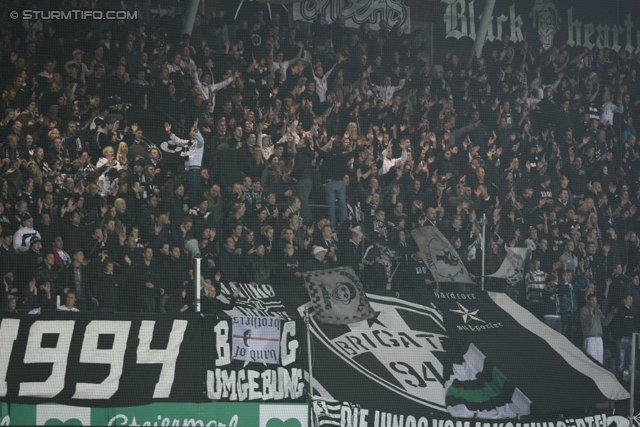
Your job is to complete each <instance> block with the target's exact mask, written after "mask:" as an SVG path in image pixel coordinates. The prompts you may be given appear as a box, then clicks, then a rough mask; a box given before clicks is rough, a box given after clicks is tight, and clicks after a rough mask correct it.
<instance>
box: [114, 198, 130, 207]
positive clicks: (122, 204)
mask: <svg viewBox="0 0 640 427" xmlns="http://www.w3.org/2000/svg"><path fill="white" fill-rule="evenodd" d="M113 207H114V208H116V210H120V208H125V209H126V208H127V202H125V200H124V199H122V198H117V199H116V200H115V202H113Z"/></svg>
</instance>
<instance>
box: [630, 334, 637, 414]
mask: <svg viewBox="0 0 640 427" xmlns="http://www.w3.org/2000/svg"><path fill="white" fill-rule="evenodd" d="M637 344H638V333H637V332H634V333H633V334H631V366H630V370H631V379H630V382H631V384H630V389H629V394H630V396H629V423H630V424H631V425H633V420H634V418H635V416H634V413H633V412H634V408H633V406H634V405H633V403H634V402H633V399H634V397H635V396H634V394H635V393H634V392H635V386H636V345H637Z"/></svg>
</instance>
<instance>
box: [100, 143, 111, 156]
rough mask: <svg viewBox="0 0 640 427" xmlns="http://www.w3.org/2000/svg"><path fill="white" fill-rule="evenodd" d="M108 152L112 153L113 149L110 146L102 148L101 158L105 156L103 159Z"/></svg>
mask: <svg viewBox="0 0 640 427" xmlns="http://www.w3.org/2000/svg"><path fill="white" fill-rule="evenodd" d="M109 150H111V151H113V147H112V146H110V145H108V146H106V147H104V148H103V149H102V155H103V156H105V157H107V153H108V152H109Z"/></svg>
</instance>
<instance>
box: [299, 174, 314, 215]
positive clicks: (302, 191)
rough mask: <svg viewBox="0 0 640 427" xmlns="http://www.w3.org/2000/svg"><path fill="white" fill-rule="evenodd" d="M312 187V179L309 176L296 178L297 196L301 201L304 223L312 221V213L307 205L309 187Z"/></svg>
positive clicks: (309, 192)
mask: <svg viewBox="0 0 640 427" xmlns="http://www.w3.org/2000/svg"><path fill="white" fill-rule="evenodd" d="M312 187H313V180H312V179H311V178H305V179H299V180H298V197H299V198H300V202H302V208H301V209H300V210H301V211H302V212H301V213H302V219H303V221H304V223H305V225H310V224H311V222H312V221H313V219H312V218H313V214H312V213H311V207H310V206H309V196H310V195H311V188H312Z"/></svg>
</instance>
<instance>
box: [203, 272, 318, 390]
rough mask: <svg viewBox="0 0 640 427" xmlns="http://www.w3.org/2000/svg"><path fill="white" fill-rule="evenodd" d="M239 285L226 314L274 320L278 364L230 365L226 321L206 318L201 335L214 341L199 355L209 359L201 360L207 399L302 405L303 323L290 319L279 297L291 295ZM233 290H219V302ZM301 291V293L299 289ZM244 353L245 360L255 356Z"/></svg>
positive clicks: (206, 343) (240, 362)
mask: <svg viewBox="0 0 640 427" xmlns="http://www.w3.org/2000/svg"><path fill="white" fill-rule="evenodd" d="M238 286H239V287H240V288H241V290H242V292H241V293H240V295H239V296H238V299H237V300H236V303H235V308H234V309H233V310H231V311H228V312H227V313H228V314H230V315H232V316H262V317H270V318H275V319H279V320H280V322H279V323H280V326H279V327H280V335H279V337H280V342H279V345H280V348H279V351H280V361H279V363H278V365H277V366H274V365H265V364H263V363H257V362H254V361H253V360H249V361H243V360H234V359H235V356H234V353H232V340H233V337H232V335H234V334H233V333H232V323H231V322H232V321H231V319H227V318H220V319H217V318H212V317H207V318H205V319H204V320H203V330H204V331H211V332H212V333H211V336H213V337H214V339H205V340H203V351H204V354H206V355H210V357H205V358H204V362H205V369H206V388H207V391H206V397H207V399H209V400H216V401H231V402H247V401H300V402H302V401H304V387H305V383H304V381H303V380H304V369H305V368H306V365H307V362H306V360H307V359H306V352H303V351H302V350H303V346H304V345H305V344H306V340H305V339H304V336H305V333H304V329H303V328H304V324H303V323H302V322H301V321H300V320H298V321H294V320H292V319H293V317H298V316H297V314H296V313H295V311H294V310H295V309H294V304H292V303H291V302H287V303H285V301H283V300H282V297H283V296H286V297H289V298H291V296H292V295H293V294H294V293H295V290H293V289H287V290H286V291H285V292H282V293H281V292H277V293H276V289H274V288H273V287H272V286H271V285H255V286H252V285H250V284H240V285H238ZM234 289H235V286H234V285H220V294H221V295H222V297H223V298H224V297H226V298H231V295H232V293H233V290H234ZM300 291H301V292H304V293H306V291H304V289H300ZM305 300H307V301H308V298H306V299H305ZM288 310H289V311H288ZM243 334H244V333H243ZM248 354H249V358H250V359H251V357H255V358H257V357H258V356H259V354H258V353H255V350H254V353H252V352H251V350H249V352H248ZM252 354H253V356H252Z"/></svg>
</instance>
